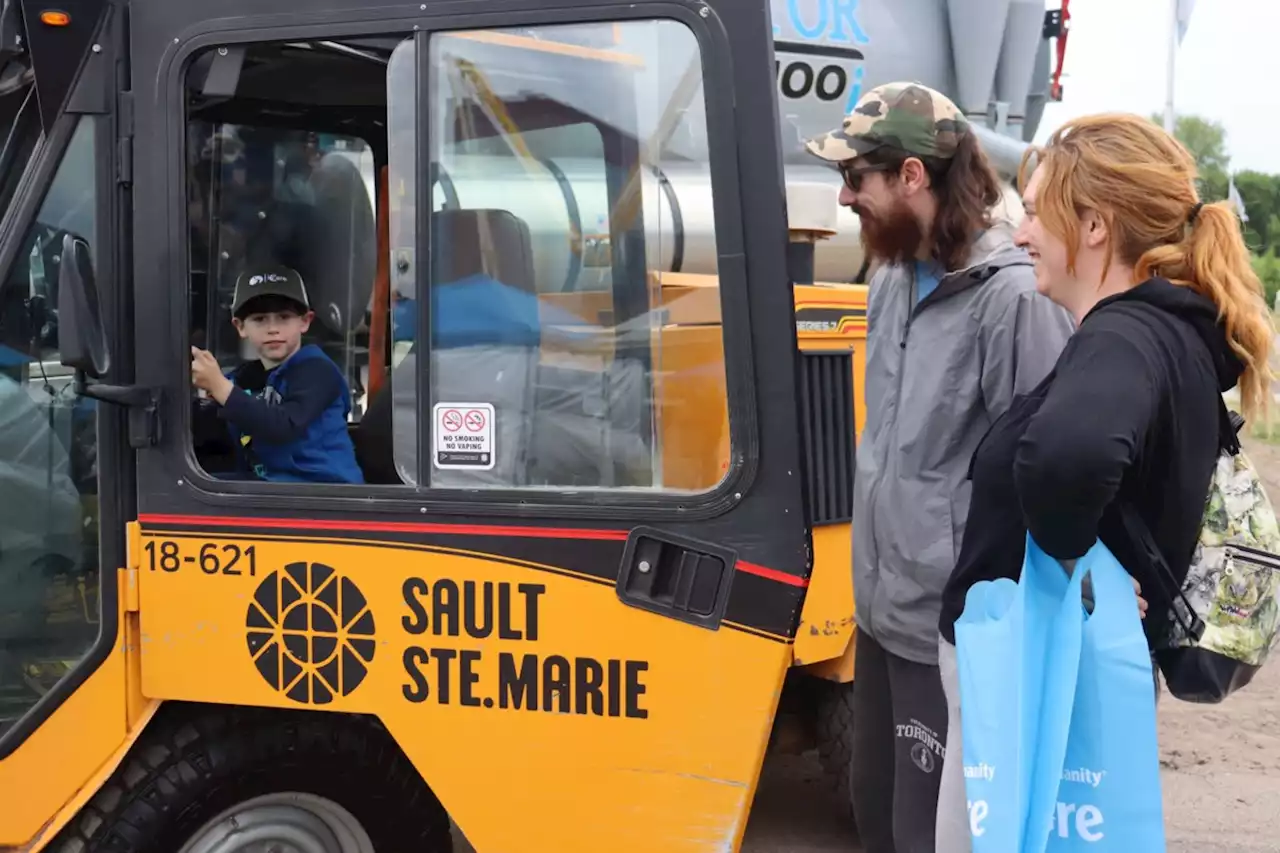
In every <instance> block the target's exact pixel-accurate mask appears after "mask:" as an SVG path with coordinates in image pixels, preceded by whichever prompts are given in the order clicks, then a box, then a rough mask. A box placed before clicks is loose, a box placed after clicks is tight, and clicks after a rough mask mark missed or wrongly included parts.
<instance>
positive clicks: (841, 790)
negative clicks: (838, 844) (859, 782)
mask: <svg viewBox="0 0 1280 853" xmlns="http://www.w3.org/2000/svg"><path fill="white" fill-rule="evenodd" d="M827 687H828V689H827V690H824V691H822V698H821V699H819V700H818V709H817V730H818V761H819V762H821V764H822V770H823V774H824V775H825V776H826V777H827V780H828V782H829V783H830V784H831V786H832V788H833V789H834V790H835V794H836V796H837V797H838V798H839V800H840V803H841V805H842V806H843V807H844V809H845V814H846V816H847V817H848V819H849V821H850V823H854V822H855V818H854V814H853V786H852V781H851V779H850V775H849V774H850V770H851V769H852V767H853V726H854V719H853V682H849V683H847V684H830V685H827Z"/></svg>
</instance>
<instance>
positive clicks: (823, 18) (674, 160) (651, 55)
mask: <svg viewBox="0 0 1280 853" xmlns="http://www.w3.org/2000/svg"><path fill="white" fill-rule="evenodd" d="M1045 6H1046V2H1045V0H771V9H772V17H773V24H774V49H775V55H776V61H777V82H776V85H777V97H778V104H779V110H778V112H779V121H780V133H781V139H782V142H783V157H784V163H785V166H786V178H787V182H788V183H795V182H804V183H818V184H825V185H827V186H830V187H831V188H832V189H833V198H834V190H836V189H838V187H839V185H840V178H839V176H838V173H837V172H836V171H835V170H833V169H831V168H830V167H828V166H826V165H823V164H821V163H820V162H819V161H817V160H815V159H814V158H812V157H811V156H809V155H808V154H807V153H805V152H804V150H803V147H802V142H803V140H804V139H805V138H807V137H809V136H812V135H815V134H818V133H821V132H824V131H826V130H829V129H831V128H832V127H835V126H837V125H838V124H839V122H840V120H841V119H842V117H843V116H844V114H845V113H846V111H848V110H849V109H850V108H851V107H852V106H853V104H854V103H856V102H857V100H858V98H859V97H860V96H861V95H862V94H863V93H864V92H865V91H867V90H868V89H870V88H872V87H874V86H877V85H879V84H881V83H885V82H889V81H892V80H913V81H917V82H920V83H923V84H925V85H928V86H931V87H933V88H936V89H938V90H940V91H942V92H945V93H946V94H948V95H949V96H950V97H952V98H953V99H955V100H956V102H957V104H959V105H960V106H961V108H962V110H963V111H964V112H965V113H966V114H967V115H968V116H969V118H970V121H971V122H972V123H973V124H974V126H975V129H976V131H977V133H978V135H979V138H980V141H981V143H982V145H983V147H984V149H985V150H986V152H987V153H988V155H989V156H990V157H991V159H992V161H993V163H994V165H995V166H996V168H997V170H998V171H999V172H1000V173H1001V174H1002V175H1003V176H1004V178H1005V179H1006V181H1007V180H1008V179H1010V178H1011V177H1012V176H1013V175H1015V174H1016V170H1017V167H1018V164H1019V162H1020V161H1021V158H1022V154H1023V151H1024V150H1025V148H1026V142H1025V141H1024V140H1026V139H1030V138H1031V137H1032V136H1033V135H1034V133H1035V131H1036V127H1037V125H1038V123H1039V116H1040V113H1041V111H1042V110H1043V106H1044V102H1045V100H1046V97H1047V86H1048V71H1049V57H1050V55H1051V51H1050V50H1049V44H1048V42H1047V41H1046V39H1045V38H1044V35H1043V33H1044V29H1045V27H1044V19H1045V14H1046V8H1045ZM460 47H461V49H462V50H463V51H464V52H465V51H466V50H470V49H471V48H467V47H466V46H465V45H464V46H460ZM616 47H617V48H618V49H619V50H622V51H625V52H626V53H629V54H632V55H634V56H638V57H640V58H641V59H642V60H643V62H642V63H641V68H640V69H639V70H638V71H637V73H638V74H640V75H641V77H642V78H648V79H642V82H640V83H638V90H639V91H644V92H653V93H654V97H652V98H645V99H643V100H644V103H641V104H639V105H638V107H639V112H640V115H638V116H635V117H634V118H633V119H632V120H633V121H634V123H635V127H636V128H646V129H652V128H654V127H656V126H658V125H659V124H660V119H661V117H660V116H659V115H658V112H657V111H659V110H663V109H665V108H666V106H667V105H669V104H670V103H671V102H672V101H673V95H674V93H676V91H677V87H679V86H681V85H682V83H687V82H688V80H687V79H686V77H687V75H688V73H689V71H690V69H691V68H692V69H693V71H694V72H695V74H696V71H697V67H698V66H697V63H696V61H691V60H694V59H696V55H695V53H694V50H695V47H694V45H693V44H692V42H690V44H688V45H680V44H672V43H671V42H670V41H664V42H663V43H661V44H659V43H658V42H657V41H656V39H651V38H649V37H647V36H646V35H645V34H644V33H643V32H642V31H639V30H637V33H636V35H634V37H632V36H630V35H628V36H624V38H623V41H622V42H621V43H619V44H617V45H616ZM476 49H478V48H476ZM681 51H685V53H681ZM394 64H395V63H394V62H393V65H394ZM695 82H696V81H695ZM696 88H697V87H695V89H696ZM571 97H573V100H572V102H573V103H574V105H575V107H577V108H580V109H589V108H588V107H586V106H584V105H583V103H582V102H581V98H582V97H584V96H583V95H581V94H580V93H579V94H577V95H576V96H571ZM701 97H702V96H701V94H698V95H697V96H695V98H694V100H693V101H692V102H690V103H688V105H687V107H686V108H685V109H684V110H683V111H682V113H681V115H680V118H679V121H678V122H677V126H676V127H675V128H674V129H673V131H672V132H671V133H670V134H669V135H668V136H667V137H666V139H665V140H664V141H663V144H662V145H661V146H660V147H659V148H658V150H657V152H656V153H655V154H653V155H652V156H651V158H650V162H651V163H653V166H652V167H651V168H650V169H649V170H648V171H646V172H645V173H644V174H643V175H642V188H643V217H644V223H645V230H646V232H647V233H646V236H647V240H646V245H647V246H648V255H649V257H648V266H649V269H650V270H654V271H683V272H692V273H714V272H715V271H716V270H715V262H716V253H715V240H714V220H713V217H712V209H711V188H710V180H709V175H708V170H707V168H706V165H705V164H706V163H707V160H708V157H709V152H708V151H707V150H706V149H705V145H706V139H707V134H706V128H705V124H704V123H705V110H704V109H703V104H702V102H701ZM613 109H614V106H613V105H603V104H602V105H598V107H597V108H596V112H599V113H601V114H602V115H603V114H604V113H606V112H612V111H613ZM646 111H648V112H647V114H646ZM603 120H607V121H608V122H610V123H613V124H615V125H616V124H620V123H621V122H622V121H624V119H619V118H618V116H616V115H612V114H610V115H608V116H607V118H606V119H603ZM548 153H549V152H548ZM362 165H363V164H362ZM437 166H438V168H439V170H440V173H439V178H438V181H437V183H436V185H435V190H434V192H435V197H434V199H433V206H434V208H435V209H437V210H439V209H441V208H442V207H444V206H445V205H446V204H448V205H457V206H461V207H468V208H473V207H499V208H503V209H506V210H509V211H510V212H512V213H513V214H515V215H517V216H519V217H521V218H522V219H524V220H525V222H527V223H528V224H529V227H530V230H531V231H532V240H533V255H534V264H535V273H536V280H537V287H538V289H539V290H540V291H542V292H556V291H564V290H597V289H605V288H608V287H609V274H610V269H609V267H608V265H607V264H608V258H609V254H610V253H609V252H608V251H607V248H608V246H607V241H608V221H609V215H610V211H609V210H608V205H607V195H606V191H605V175H604V171H603V166H602V163H601V160H599V159H597V158H590V157H581V158H565V157H554V156H551V157H547V156H544V157H542V158H541V159H540V160H532V161H531V160H530V159H528V158H515V157H511V156H494V155H492V154H469V153H458V152H456V151H451V152H449V153H448V154H447V155H445V156H444V157H443V158H442V160H441V162H440V163H439V164H437ZM364 169H365V170H366V171H367V181H368V183H369V186H370V189H371V190H372V182H373V176H372V164H371V163H370V164H368V165H367V166H364ZM999 215H1002V216H1007V217H1009V218H1010V219H1013V220H1015V221H1016V219H1017V218H1018V217H1020V216H1021V205H1020V204H1019V203H1018V201H1017V198H1016V194H1015V193H1014V191H1013V189H1012V187H1011V186H1008V185H1007V186H1006V200H1005V204H1004V205H1003V206H1002V209H1001V210H1000V211H999ZM574 224H577V225H578V226H579V227H580V229H581V231H582V233H583V237H584V244H583V251H582V252H581V254H580V255H579V254H577V253H575V252H574V249H573V246H572V245H571V243H570V239H569V235H570V234H571V233H572V232H573V230H574V229H573V227H572V226H573V225H574ZM837 228H838V233H837V234H836V235H835V236H834V237H832V238H831V239H828V240H824V241H821V242H819V243H818V245H817V248H816V258H815V278H816V280H818V281H820V282H822V281H825V282H848V281H853V280H855V279H856V277H857V276H858V274H859V272H860V270H861V268H862V262H863V252H862V247H861V243H860V240H859V233H858V232H859V227H858V219H857V217H856V216H855V215H854V214H852V213H850V212H849V211H848V210H846V209H843V208H841V209H840V210H839V213H838V217H837ZM393 230H394V229H393ZM395 242H396V239H395V236H394V235H393V243H395ZM397 289H401V285H400V283H397ZM406 295H407V294H406Z"/></svg>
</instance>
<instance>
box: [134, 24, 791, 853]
mask: <svg viewBox="0 0 1280 853" xmlns="http://www.w3.org/2000/svg"><path fill="white" fill-rule="evenodd" d="M730 12H732V14H730ZM131 28H132V43H133V54H132V59H133V66H132V69H133V79H134V80H136V81H138V82H137V86H136V90H135V92H134V97H133V104H134V118H135V133H134V136H133V138H132V145H133V154H134V159H133V163H134V180H135V210H136V216H137V217H138V227H137V229H136V232H135V233H136V239H135V241H134V245H133V249H134V263H135V268H136V278H135V281H136V285H135V286H136V289H137V293H136V299H135V302H134V304H135V310H136V328H137V336H136V346H137V355H138V382H139V384H141V385H143V386H146V387H149V388H155V389H160V390H161V391H162V392H163V395H162V396H163V403H162V405H161V408H160V410H159V412H158V417H157V419H156V423H155V431H154V433H153V434H152V436H151V441H152V443H151V444H149V446H146V447H144V448H143V449H141V450H140V451H139V452H138V511H139V522H140V527H141V531H140V534H141V535H140V540H139V542H140V547H139V549H138V552H137V553H138V560H137V571H138V578H139V590H140V595H139V602H140V607H139V614H140V626H141V633H142V641H141V649H142V651H141V684H142V691H143V693H144V694H145V695H146V696H148V697H154V698H159V699H165V700H182V701H183V702H185V703H210V704H217V705H251V706H258V707H262V708H270V709H278V712H279V713H280V714H285V715H298V716H300V717H302V718H305V719H308V720H312V721H317V720H321V719H326V720H334V719H337V716H341V715H342V714H366V715H372V716H374V717H376V718H377V719H378V720H380V721H381V723H382V724H383V725H384V726H385V727H386V730H387V731H389V732H390V734H391V736H392V737H393V738H394V741H395V743H396V745H397V748H398V749H399V750H402V751H403V753H404V755H405V756H407V757H408V759H409V760H410V761H411V762H412V763H413V765H414V766H415V767H416V768H417V770H418V771H419V772H420V773H421V775H422V777H423V779H425V780H426V782H427V784H428V785H430V787H431V790H432V792H433V793H434V795H435V796H436V797H438V798H439V800H440V801H441V803H443V805H444V806H445V808H447V809H448V811H449V813H450V815H451V816H452V818H453V819H454V821H455V822H456V823H457V825H458V826H459V827H460V829H461V831H462V832H463V833H465V834H466V836H467V837H468V838H469V840H470V841H471V843H472V844H473V845H474V846H475V847H476V849H478V850H482V851H490V850H492V851H497V850H502V851H523V850H529V851H534V850H538V851H545V850H553V849H554V850H584V851H586V850H591V851H598V850H610V851H628V850H636V851H639V850H664V851H704V850H705V851H710V850H725V849H734V848H736V846H737V844H738V842H739V840H740V837H741V834H742V831H743V828H744V826H745V816H746V812H747V810H748V808H749V805H750V802H751V799H752V796H753V793H754V790H755V784H756V780H757V774H758V771H759V768H760V764H761V761H762V758H763V755H764V751H765V747H766V743H767V741H768V738H769V732H770V727H771V723H772V720H773V715H774V711H775V705H776V702H777V697H778V694H779V690H780V686H781V684H782V681H783V677H784V675H785V672H786V669H787V666H788V664H789V661H790V644H791V642H792V639H793V635H794V632H795V626H796V622H797V619H798V615H799V613H800V608H801V605H802V603H803V599H804V595H805V589H806V585H807V578H808V570H809V531H808V524H807V521H806V508H805V506H804V502H803V498H802V495H803V488H802V470H801V453H800V449H799V448H798V434H799V433H798V426H797V409H796V404H795V396H796V389H795V381H796V379H795V377H796V368H795V359H796V339H795V327H794V318H793V300H792V293H791V289H790V287H789V285H788V282H787V273H786V265H785V252H786V219H785V215H786V214H785V210H784V205H783V194H782V192H781V187H782V172H781V163H780V158H779V156H778V142H777V120H776V104H775V98H774V92H773V89H774V85H773V77H772V57H771V51H772V48H771V43H770V38H771V28H770V22H769V19H768V11H767V4H765V3H763V2H755V3H750V4H746V5H744V4H742V3H741V2H737V0H734V2H730V0H711V2H684V0H663V2H629V3H626V4H617V5H613V4H607V3H599V2H595V0H557V2H555V3H550V2H547V3H531V2H520V3H515V2H508V1H507V0H470V2H468V3H466V4H457V3H437V2H433V0H426V2H422V3H418V2H414V3H412V4H409V5H405V6H398V7H397V6H385V5H384V6H380V7H378V8H376V9H372V8H371V7H369V6H368V5H367V4H364V3H361V2H357V0H323V2H321V0H314V2H306V3H302V2H299V0H227V2H225V3H224V4H223V5H222V6H221V7H219V9H218V11H217V14H216V18H215V16H214V15H213V14H212V12H211V11H210V7H209V6H208V4H204V3H194V2H190V3H189V2H154V3H150V2H146V3H135V4H134V8H133V11H132V17H131ZM677 184H678V186H677ZM295 273H296V277H297V278H298V279H300V280H301V281H302V282H303V283H304V286H305V298H306V300H307V303H308V304H307V307H309V309H310V310H311V311H312V312H313V315H308V316H307V317H306V318H305V322H304V323H303V325H305V327H306V328H305V329H304V330H303V331H301V332H300V338H299V339H298V340H299V343H300V348H299V349H297V350H289V349H288V346H290V345H289V344H287V343H286V344H284V345H283V346H284V347H285V349H281V347H279V346H274V345H273V346H266V345H264V344H263V343H262V341H264V340H266V338H265V337H264V335H267V332H264V331H262V329H265V328H266V326H265V325H263V326H254V325H253V324H254V323H258V322H261V323H264V324H268V325H269V323H271V322H276V321H275V320H271V318H267V319H261V318H259V320H255V319H254V316H256V315H252V314H251V315H249V317H248V320H246V321H244V323H242V328H241V327H237V326H234V325H233V323H232V309H233V307H234V306H237V305H238V304H239V302H240V301H241V299H240V298H239V297H237V292H239V294H240V295H241V296H245V295H252V294H254V293H264V292H267V291H273V290H274V289H275V288H277V287H279V286H282V285H281V283H282V282H284V281H285V280H286V279H290V280H292V277H293V274H295ZM275 292H279V291H275ZM291 292H292V293H293V294H294V297H296V296H297V295H298V293H299V292H298V291H297V290H296V289H295V290H293V291H291ZM257 304H258V305H262V304H267V303H257ZM384 307H385V310H384ZM264 310H265V309H264ZM263 316H264V317H265V315H263ZM255 328H257V329H258V331H256V332H255V331H254V329H255ZM281 334H284V333H281ZM193 347H194V348H196V349H199V350H204V351H206V352H209V353H211V354H212V355H213V356H214V357H215V358H217V359H218V361H219V363H220V365H221V367H222V368H223V369H224V370H225V371H227V372H233V371H235V372H236V373H235V376H236V379H235V381H236V383H237V386H236V388H235V390H234V391H232V392H231V393H232V394H236V395H245V397H246V399H244V400H240V399H238V398H237V399H232V398H231V397H225V400H227V401H230V402H231V403H232V405H227V404H226V403H220V402H219V401H218V394H217V392H216V391H215V390H214V389H210V393H209V394H208V395H202V394H201V393H198V392H197V389H195V388H193V385H192V368H191V365H192V360H193V355H192V353H193ZM282 352H291V353H293V354H291V355H288V357H287V358H284V359H282V358H281V357H280V354H281V353H282ZM282 360H283V364H281V361H282ZM335 376H340V377H341V382H342V384H345V386H346V388H347V389H349V392H350V393H349V395H348V394H347V393H345V392H343V391H340V390H339V385H338V384H335V383H334V381H333V380H334V377H335ZM302 386H305V387H306V388H307V389H313V388H315V387H321V386H323V387H324V388H325V389H328V390H327V391H325V392H324V394H325V396H324V398H323V399H321V400H319V402H315V403H314V404H312V403H308V402H306V401H305V400H301V398H300V397H299V392H298V391H297V389H298V388H299V387H302ZM302 396H304V397H305V396H306V395H305V394H303V395H302ZM236 412H239V413H240V414H237V413H236ZM246 412H248V413H249V414H245V413H246ZM317 712H330V714H329V715H318V714H317ZM332 712H339V714H338V715H337V716H335V715H334V714H333V713H332ZM312 724H313V725H323V724H321V723H316V722H313V723H312ZM344 772H353V773H354V772H358V769H347V768H344V767H343V766H341V765H340V764H339V763H337V762H336V760H335V763H333V764H332V765H331V766H330V767H329V768H328V769H326V770H325V771H324V773H323V774H319V775H321V776H327V775H330V774H336V775H341V774H343V773H344ZM308 784H311V783H308ZM314 784H315V785H322V784H323V782H322V781H321V780H319V779H316V780H314ZM374 793H376V792H370V793H369V794H368V795H369V796H373V794H374Z"/></svg>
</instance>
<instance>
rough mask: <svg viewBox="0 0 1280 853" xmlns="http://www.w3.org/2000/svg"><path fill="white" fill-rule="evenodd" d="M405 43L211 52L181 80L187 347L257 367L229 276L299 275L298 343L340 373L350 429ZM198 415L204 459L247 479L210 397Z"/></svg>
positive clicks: (244, 463) (358, 414)
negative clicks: (389, 115)
mask: <svg viewBox="0 0 1280 853" xmlns="http://www.w3.org/2000/svg"><path fill="white" fill-rule="evenodd" d="M400 41H401V39H400V38H395V37H390V38H375V39H361V40H359V44H358V45H357V44H347V43H339V42H336V41H332V40H323V41H315V42H308V41H290V42H263V43H252V44H246V45H239V46H233V47H231V48H230V49H228V48H225V47H224V48H221V49H211V50H208V51H204V52H202V53H200V54H198V55H197V57H196V58H195V59H194V60H193V61H192V63H191V65H190V66H189V68H188V71H187V75H186V77H187V116H186V131H187V136H186V141H185V153H186V181H185V191H186V199H185V201H186V209H187V226H188V228H187V233H188V246H189V249H188V258H189V287H188V312H189V320H190V326H189V332H190V339H191V343H192V345H193V346H196V347H200V348H202V349H206V350H208V351H209V352H211V353H212V354H213V355H214V356H215V357H216V358H217V360H218V362H219V365H220V366H221V367H222V369H223V371H224V372H230V371H232V370H234V369H236V368H238V367H240V366H241V365H245V364H251V365H252V364H253V363H255V362H257V360H258V354H257V353H255V352H254V351H253V350H252V348H251V347H250V346H249V345H248V344H247V343H246V342H245V341H243V340H241V338H240V335H239V333H238V332H237V330H236V329H235V327H234V326H233V325H232V302H233V299H234V295H235V289H236V282H237V280H238V279H239V278H240V277H241V275H242V274H244V273H246V271H250V272H251V271H252V270H254V269H258V268H262V269H267V268H276V267H281V266H283V267H288V268H289V269H291V270H293V271H295V272H296V273H298V275H299V276H300V277H301V280H302V282H303V284H304V287H305V291H306V294H307V298H308V300H309V303H310V305H309V307H310V308H311V309H312V311H313V312H314V319H313V320H312V321H311V323H310V327H309V328H308V330H307V331H306V333H305V334H304V335H303V338H302V343H303V344H304V345H314V346H315V347H317V348H319V350H320V351H321V352H323V354H324V355H325V356H327V357H328V359H329V360H331V361H332V362H333V363H334V364H336V365H337V366H338V368H339V370H340V371H341V373H342V375H343V376H344V377H345V379H346V384H347V387H348V388H349V390H350V392H351V406H350V410H349V413H348V415H347V420H348V430H349V432H350V433H351V434H352V435H353V437H358V435H359V422H360V420H361V419H362V417H363V414H364V412H365V409H366V407H367V405H368V399H367V398H368V388H369V385H368V382H369V367H370V358H371V356H370V345H371V338H370V324H371V323H372V322H374V318H373V317H372V315H371V308H372V303H373V290H374V279H375V276H376V274H377V271H376V265H377V214H376V209H377V202H378V189H377V181H376V176H377V174H378V169H379V168H380V162H385V150H386V140H385V137H386V127H385V123H386V122H385V116H386V104H385V98H386V88H387V87H386V73H387V70H386V62H387V58H388V57H389V56H390V54H391V52H392V50H393V49H394V47H395V45H397V44H398V43H399V42H400ZM233 52H236V53H242V54H243V60H242V61H236V62H234V64H233V65H232V66H230V70H228V66H226V65H223V64H221V63H224V62H225V61H230V60H229V59H228V58H229V57H230V58H231V59H235V58H236V57H235V55H234V53H233ZM254 376H256V377H257V382H258V384H257V385H254V384H253V382H254ZM242 377H243V378H245V386H244V387H245V390H249V391H251V392H252V393H267V391H266V389H265V388H263V387H262V383H263V382H265V370H257V371H256V372H255V371H250V372H249V373H246V374H242ZM192 412H193V417H192V423H193V440H194V444H195V450H196V457H197V459H198V461H199V463H200V465H201V467H203V468H204V470H205V471H206V472H209V473H211V474H213V475H214V476H216V477H220V478H224V479H247V478H251V477H253V476H254V475H253V474H251V473H250V471H251V470H252V469H253V460H252V459H247V458H246V456H249V455H251V454H250V453H249V452H248V451H245V450H243V449H242V447H241V445H240V443H238V442H236V441H235V440H234V439H233V437H232V434H231V433H230V431H229V430H228V426H227V423H226V422H225V421H223V420H222V419H220V418H219V416H218V411H217V406H216V405H215V404H214V402H213V401H211V400H208V399H204V400H195V401H193V406H192Z"/></svg>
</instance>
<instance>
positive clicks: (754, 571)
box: [737, 560, 809, 589]
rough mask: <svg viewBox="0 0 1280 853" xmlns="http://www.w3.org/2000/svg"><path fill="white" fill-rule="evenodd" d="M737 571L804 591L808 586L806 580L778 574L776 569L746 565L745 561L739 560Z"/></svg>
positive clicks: (782, 573) (781, 573)
mask: <svg viewBox="0 0 1280 853" xmlns="http://www.w3.org/2000/svg"><path fill="white" fill-rule="evenodd" d="M737 569H738V571H740V572H746V573H747V574H749V575H755V576H756V577H761V578H765V579H766V580H771V581H777V582H778V583H785V584H786V585H787V586H794V587H799V588H800V589H804V588H805V587H807V586H808V585H809V579H808V578H799V577H796V576H795V575H789V574H787V573H786V572H780V571H778V570H777V569H770V568H767V567H765V566H757V565H756V564H755V563H748V562H746V561H745V560H739V561H738V564H737Z"/></svg>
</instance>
